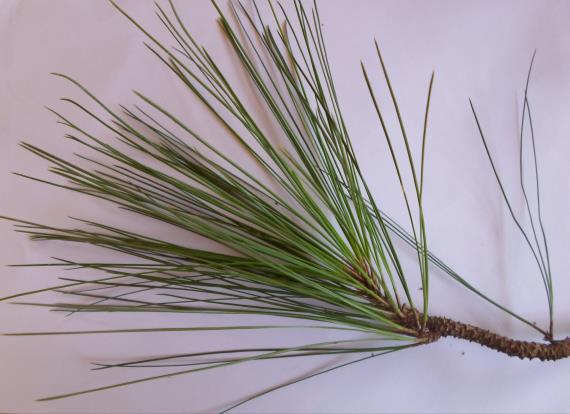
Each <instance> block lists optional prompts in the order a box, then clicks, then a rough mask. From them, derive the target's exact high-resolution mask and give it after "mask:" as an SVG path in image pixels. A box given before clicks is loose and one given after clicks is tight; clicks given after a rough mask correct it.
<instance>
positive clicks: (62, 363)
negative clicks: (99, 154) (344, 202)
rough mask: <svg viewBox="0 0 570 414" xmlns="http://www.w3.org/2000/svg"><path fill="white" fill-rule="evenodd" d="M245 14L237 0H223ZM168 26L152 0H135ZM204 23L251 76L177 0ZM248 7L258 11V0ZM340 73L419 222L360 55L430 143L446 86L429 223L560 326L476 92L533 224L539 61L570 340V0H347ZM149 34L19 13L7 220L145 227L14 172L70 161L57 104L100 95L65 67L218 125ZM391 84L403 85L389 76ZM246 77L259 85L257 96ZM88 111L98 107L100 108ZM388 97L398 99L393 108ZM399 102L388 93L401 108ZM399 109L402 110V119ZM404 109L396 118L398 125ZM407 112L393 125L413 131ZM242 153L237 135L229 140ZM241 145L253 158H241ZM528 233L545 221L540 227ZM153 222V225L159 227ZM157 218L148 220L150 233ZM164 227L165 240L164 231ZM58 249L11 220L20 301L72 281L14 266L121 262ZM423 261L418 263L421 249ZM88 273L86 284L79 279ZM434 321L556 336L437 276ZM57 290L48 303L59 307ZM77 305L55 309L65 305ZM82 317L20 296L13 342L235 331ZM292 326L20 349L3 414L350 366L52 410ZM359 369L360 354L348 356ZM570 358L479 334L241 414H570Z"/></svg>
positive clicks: (10, 48) (182, 406)
mask: <svg viewBox="0 0 570 414" xmlns="http://www.w3.org/2000/svg"><path fill="white" fill-rule="evenodd" d="M220 3H221V4H222V5H225V4H226V2H225V1H224V0H220ZM120 4H121V5H123V6H124V7H125V8H126V9H127V10H129V11H130V12H131V13H132V14H133V15H134V16H135V17H136V18H137V19H139V20H140V21H141V22H143V23H144V24H145V25H146V26H148V27H150V28H151V29H152V30H154V31H158V30H160V29H159V25H158V24H157V22H156V19H154V16H153V12H154V10H153V4H152V2H151V1H134V0H130V1H120ZM177 4H178V5H179V8H180V10H181V13H182V15H183V17H184V18H185V19H186V21H187V22H188V25H189V27H190V29H191V31H192V32H193V33H194V34H195V35H196V36H197V38H198V39H199V40H200V41H201V42H203V43H204V44H205V45H206V46H208V47H209V48H211V50H212V53H213V54H214V55H215V56H216V58H217V59H219V60H220V62H222V66H223V67H224V69H225V70H227V71H228V72H229V73H230V74H233V75H232V79H234V80H235V81H236V82H243V80H244V78H243V77H241V76H240V75H239V71H238V69H237V67H236V65H235V61H234V60H233V58H230V56H231V54H230V50H229V48H228V47H227V46H226V45H225V44H224V42H223V39H222V37H221V35H220V33H219V31H218V29H217V27H216V25H215V12H214V10H213V8H212V6H211V5H210V2H209V1H206V0H193V1H181V0H179V1H178V2H177ZM246 4H249V3H248V2H247V0H246ZM319 4H320V9H321V17H322V19H323V21H324V23H325V27H324V31H325V35H326V40H327V42H328V45H329V51H330V58H331V60H332V65H333V68H334V69H333V71H334V76H335V78H336V80H337V86H338V90H339V93H340V98H341V101H342V104H343V107H344V110H345V115H346V117H347V120H348V124H349V128H350V129H351V131H352V137H353V140H354V145H355V147H356V150H357V152H358V154H359V155H360V159H361V161H362V163H363V166H364V168H365V171H366V174H367V176H368V177H369V182H370V183H371V186H372V188H373V190H374V192H375V194H377V196H378V197H379V198H380V199H381V200H382V201H383V202H384V203H386V205H387V209H388V210H389V211H390V212H391V213H392V214H393V215H394V216H395V217H396V218H398V219H400V220H403V219H404V217H405V216H404V214H403V211H402V206H401V200H400V198H399V194H398V189H397V186H396V182H395V180H394V176H393V172H392V167H391V165H390V164H389V160H388V158H387V155H386V148H385V146H384V144H383V138H382V137H381V136H380V135H379V133H378V132H379V131H378V125H377V123H376V119H375V117H374V114H373V112H372V108H371V106H370V105H369V98H368V96H367V92H366V90H365V87H364V83H363V81H362V78H361V73H360V68H359V60H360V59H363V60H364V61H365V62H366V63H367V64H368V65H369V66H370V68H372V67H373V66H374V64H375V60H374V54H373V45H372V39H373V38H374V37H376V38H378V39H379V41H380V42H381V44H382V47H383V51H384V55H385V59H386V61H387V62H388V65H389V69H390V70H391V76H392V81H393V84H394V86H395V88H396V91H397V93H398V96H399V99H400V103H401V105H402V108H403V113H404V116H405V118H406V120H407V124H408V129H409V132H410V134H411V136H413V137H415V138H414V143H415V144H416V148H418V147H417V144H418V141H419V139H418V137H419V133H420V129H421V119H422V112H423V104H424V100H425V94H426V91H427V82H428V79H429V74H430V72H431V70H432V69H435V71H436V81H435V87H434V95H433V102H432V117H431V121H430V132H429V148H428V154H427V157H428V166H427V184H426V185H427V193H426V203H427V204H426V211H427V217H428V225H429V229H428V231H429V237H430V244H431V247H432V248H433V250H434V251H435V252H436V253H437V254H439V255H440V256H441V257H442V258H444V259H445V260H446V261H447V262H448V263H449V264H450V265H452V266H453V267H455V268H456V269H457V270H458V271H460V273H461V274H462V275H463V276H464V277H465V278H467V279H468V280H470V281H472V282H473V283H474V284H475V285H476V286H479V287H481V289H482V290H484V291H485V292H488V293H489V294H490V295H491V296H493V297H495V298H497V299H498V300H499V301H500V302H501V303H504V304H506V305H508V306H510V307H512V308H513V309H514V310H516V311H518V312H520V313H522V314H524V315H525V316H527V317H528V318H529V319H530V320H532V321H536V322H537V323H539V324H541V325H543V326H544V325H545V322H546V304H545V295H544V292H543V290H542V286H541V282H540V279H539V276H538V273H537V271H536V267H535V266H534V265H533V263H532V262H531V261H530V255H529V253H528V251H527V250H526V249H525V246H524V245H523V243H522V241H521V238H520V236H519V234H518V233H517V232H516V229H515V227H514V225H513V224H512V222H511V221H510V219H509V217H508V215H507V211H506V208H505V206H504V204H503V203H502V200H501V198H500V194H499V192H498V189H497V187H496V185H495V182H494V181H493V180H494V179H493V176H492V174H491V170H490V168H489V165H488V162H487V160H486V159H485V156H484V153H483V148H482V145H481V143H480V141H479V138H478V135H477V131H476V128H475V124H474V122H473V119H472V116H471V114H470V111H469V107H468V101H467V98H468V97H471V98H472V99H473V101H474V103H475V105H476V106H477V107H478V109H479V113H480V118H481V121H482V123H483V125H484V127H485V129H486V131H487V134H488V138H489V141H490V146H491V148H492V149H493V151H494V152H495V154H496V158H497V163H498V167H499V169H500V171H501V174H502V175H503V177H504V179H505V182H506V185H507V188H508V191H509V193H510V194H511V195H512V197H513V203H514V207H515V210H516V211H517V213H521V212H522V207H523V204H522V201H523V200H522V198H521V195H520V191H519V187H518V184H517V178H518V175H517V161H518V150H517V131H518V129H519V121H518V119H519V118H520V113H521V91H522V86H523V82H524V78H525V75H526V71H527V67H528V63H529V60H530V56H531V55H532V52H533V50H534V49H535V48H536V49H537V50H538V53H537V59H536V65H535V72H534V77H533V82H532V85H531V95H530V97H531V99H532V103H533V108H534V114H533V115H534V120H535V128H536V131H537V138H538V145H539V157H540V160H539V161H540V165H541V169H542V182H543V204H544V220H545V225H546V227H547V230H548V232H549V235H550V247H551V254H552V259H553V271H554V283H555V286H556V298H555V301H556V322H557V334H558V335H559V336H566V335H569V334H570V299H569V298H568V294H567V292H569V289H570V279H569V276H570V275H569V274H568V272H567V269H568V267H569V265H570V258H569V257H568V253H567V252H568V241H567V240H568V237H567V235H568V234H570V219H568V214H567V212H568V211H570V191H569V190H570V182H569V180H568V176H569V173H570V163H568V159H570V117H569V116H568V108H570V26H569V25H568V17H569V16H570V2H568V1H548V2H542V1H498V2H495V1H426V2H421V1H372V0H370V1H364V0H360V1H348V0H345V1H341V0H334V1H331V0H326V1H324V0H321V1H320V2H319ZM142 41H143V37H142V35H141V34H140V33H139V32H137V31H136V30H135V29H134V28H133V27H132V26H130V25H129V24H127V22H126V21H125V20H124V18H122V17H121V16H120V15H119V14H118V13H116V12H115V11H114V10H113V9H112V8H111V7H110V5H109V4H108V3H107V2H105V1H102V0H82V1H77V0H68V1H63V0H50V1H47V0H43V1H42V0H26V1H24V0H2V2H0V54H1V55H0V132H1V134H0V137H1V138H0V139H1V143H2V146H1V151H0V214H3V215H11V216H17V217H21V218H28V219H33V220H36V221H39V222H45V223H57V224H63V223H68V221H67V220H66V216H68V215H75V216H77V215H79V216H81V217H85V218H91V219H93V218H96V219H100V220H106V221H109V222H114V223H117V222H119V223H124V225H126V226H129V225H130V226H135V227H136V225H137V224H140V223H142V222H143V221H141V220H140V219H138V218H134V219H133V218H130V219H129V220H127V221H124V219H125V217H127V216H124V215H121V214H119V213H117V211H116V210H115V209H114V208H113V207H110V206H108V205H106V204H103V203H99V202H95V201H93V200H90V199H85V198H81V197H77V196H76V195H74V194H68V193H65V192H62V191H57V190H55V189H53V188H48V187H47V186H41V185H38V184H34V183H32V182H27V181H25V180H23V179H21V178H18V177H16V176H13V175H10V172H12V171H20V172H25V173H28V174H32V175H37V176H41V177H45V176H47V173H46V172H45V171H46V165H45V163H43V162H41V161H40V160H39V159H36V158H35V157H33V156H31V155H30V154H28V153H26V152H25V151H24V150H22V149H21V148H19V147H18V142H19V141H20V140H22V139H25V140H27V141H30V142H32V143H35V144H36V145H41V146H43V147H46V148H49V149H50V150H53V151H56V152H58V153H60V154H66V155H68V156H69V155H70V154H71V152H72V149H71V147H70V146H69V143H67V142H65V140H63V139H61V136H62V135H63V133H64V130H63V128H62V127H61V126H58V125H56V124H55V120H54V118H53V116H51V115H50V114H49V113H48V112H47V111H46V110H45V109H44V108H43V107H44V105H50V106H55V107H56V108H58V109H62V110H64V111H67V112H66V113H70V114H74V113H75V112H74V111H73V110H71V109H69V108H68V107H66V106H65V105H63V104H62V103H59V102H57V99H58V98H60V97H62V96H73V97H81V95H80V94H79V93H78V92H77V91H76V90H75V89H73V88H71V87H70V86H69V85H68V84H66V83H64V82H62V81H61V80H60V79H56V78H53V77H50V75H49V73H50V72H52V71H60V72H64V73H67V74H70V75H72V76H74V77H76V78H78V79H80V80H81V81H82V82H84V83H85V85H86V86H88V87H89V88H90V89H92V90H93V91H95V92H96V93H97V94H98V95H99V96H100V97H102V98H103V99H105V100H106V102H109V103H110V104H111V105H113V106H114V107H116V105H117V104H118V103H125V104H131V103H133V102H134V101H135V98H134V96H133V95H132V94H131V92H130V90H131V89H140V90H143V91H144V92H146V93H148V94H149V95H150V96H151V97H154V98H157V99H158V100H159V101H160V102H161V103H163V104H164V105H165V106H166V107H168V108H169V109H172V110H173V111H174V112H176V113H178V114H180V115H181V116H184V119H185V120H186V122H188V123H191V124H192V125H195V126H196V128H197V129H199V130H200V131H205V132H208V131H210V130H214V127H213V126H212V125H211V124H209V122H210V120H209V118H208V117H207V116H205V115H204V112H203V110H202V109H201V108H199V106H198V105H196V103H195V102H194V101H193V99H192V98H191V97H190V96H189V94H188V92H187V91H186V90H183V89H182V88H180V86H179V84H178V83H177V82H176V81H175V80H174V79H173V77H172V76H171V75H169V74H167V73H165V69H164V68H163V67H161V65H160V64H159V63H158V62H157V61H156V59H154V58H153V57H152V56H150V55H149V53H148V52H147V51H146V49H145V48H144V47H143V46H142ZM373 78H374V80H375V82H377V85H381V86H380V89H379V91H381V93H382V94H383V95H384V93H385V88H384V86H383V85H382V84H381V83H380V82H379V80H380V77H379V74H378V73H377V72H374V75H373ZM246 86H247V85H243V91H244V93H248V91H249V89H248V88H247V87H246ZM81 99H83V98H81ZM383 99H384V98H383ZM387 105H388V103H387V101H385V105H384V107H388V106H387ZM389 113H390V112H389ZM392 115H393V114H392V113H390V116H391V117H392ZM393 121H394V120H393V118H391V127H393V128H395V124H394V123H393ZM211 139H212V140H213V141H215V142H218V143H219V145H228V146H227V151H228V152H230V151H234V146H232V145H229V144H227V143H226V144H224V143H225V142H227V141H226V140H225V137H224V136H223V135H220V134H213V135H212V138H211ZM239 156H240V154H239V152H236V157H239ZM523 222H524V223H525V225H528V220H527V219H526V218H524V219H523ZM145 223H146V222H145ZM145 225H146V224H145ZM155 227H156V228H155V229H154V228H151V229H153V230H154V231H155V232H156V234H159V235H162V236H164V237H167V236H168V234H167V233H164V230H162V231H163V233H161V228H160V226H155ZM106 255H108V253H105V252H97V251H94V250H90V249H78V248H77V247H71V248H69V246H66V245H63V244H57V243H51V244H50V243H31V242H29V241H28V240H27V239H26V238H25V237H23V236H22V235H18V234H16V233H14V232H12V228H11V225H10V224H9V223H7V222H0V263H1V264H2V267H0V280H1V284H0V296H3V295H8V294H12V293H15V292H19V291H24V290H31V289H36V288H40V287H43V286H49V285H51V284H54V283H57V280H56V278H57V276H61V273H62V272H61V271H56V270H48V269H24V268H9V267H4V266H3V265H4V264H13V263H31V262H42V261H45V260H46V259H47V258H49V257H50V256H67V257H75V258H76V257H96V258H98V259H101V258H102V257H103V258H104V257H107V256H106ZM410 257H411V256H410ZM69 274H70V273H67V275H69ZM432 280H433V281H432V283H433V285H432V294H433V297H432V303H433V308H432V309H433V312H434V313H437V314H445V315H448V316H452V317H455V318H459V319H461V320H465V321H469V322H473V323H477V324H479V325H480V326H483V327H488V328H492V329H495V330H500V331H501V332H503V333H505V334H508V335H511V336H515V337H520V338H529V339H539V338H537V336H536V335H535V333H534V332H532V331H530V330H529V329H527V328H526V327H525V326H524V325H522V324H520V323H518V322H516V321H515V320H514V319H512V318H508V317H507V316H505V315H504V314H502V313H499V312H498V311H495V310H494V309H492V308H491V307H489V306H488V305H486V304H485V303H484V302H482V301H480V300H479V299H477V298H476V297H475V296H474V295H472V294H470V293H469V292H467V291H466V290H464V289H462V288H460V287H458V285H456V284H454V283H453V282H450V280H449V279H448V278H447V277H446V276H444V275H442V274H441V273H440V272H437V271H435V272H434V273H433V278H432ZM39 299H40V298H38V300H39ZM60 299H61V298H60V296H58V295H57V294H48V295H43V296H42V297H41V300H44V301H48V302H49V301H58V300H60ZM222 319H223V320H220V319H216V318H209V319H205V318H193V319H192V318H188V317H184V318H181V317H172V318H171V317H169V316H168V315H149V316H145V317H144V318H140V317H134V316H129V315H126V316H125V315H87V316H85V315H75V316H73V317H70V318H66V317H64V316H62V315H61V314H54V313H50V312H48V311H47V310H46V309H43V308H29V307H22V306H15V305H8V304H6V303H2V304H0V331H2V332H13V331H33V330H80V329H110V328H113V327H115V328H118V327H127V326H128V327H134V326H149V327H152V326H187V325H189V324H191V323H199V324H227V323H228V321H229V319H228V318H222ZM279 335H282V336H280V337H281V338H283V341H284V342H286V343H288V344H302V343H306V342H309V341H319V340H327V338H330V337H332V334H324V333H322V332H309V331H299V332H284V333H282V334H281V333H279ZM276 336H277V334H276V333H275V332H272V333H271V334H267V333H261V334H260V333H255V334H252V333H239V334H232V335H230V334H227V333H226V334H216V333H200V334H198V333H188V334H160V335H158V334H148V335H144V334H133V335H117V336H93V335H91V336H73V337H37V338H25V337H24V338H12V337H0V411H2V412H19V413H23V412H38V413H39V412H64V413H87V412H92V413H102V412H104V413H127V412H148V413H157V412H202V411H216V410H219V409H221V408H223V407H224V406H226V405H227V404H229V403H231V402H235V401H236V400H239V399H240V398H243V397H245V396H248V395H250V394H251V393H253V392H255V391H258V390H261V389H263V388H265V387H268V386H271V385H276V384H279V383H281V382H284V381H287V380H291V379H293V378H296V377H298V376H301V375H304V374H308V373H310V372H312V371H313V370H315V369H319V368H323V367H327V366H329V365H330V364H331V363H333V362H336V363H338V362H340V361H342V360H343V359H342V358H321V359H318V358H317V359H305V360H303V359H296V360H290V361H287V360H281V361H278V362H257V363H253V364H249V365H244V366H240V367H232V368H224V369H222V370H219V371H215V370H214V371H209V372H205V373H199V374H195V375H190V376H184V377H177V378H174V379H166V380H160V381H157V382H152V383H146V384H140V385H135V386H130V387H126V388H123V389H117V390H112V391H108V392H104V393H96V394H91V395H87V396H81V397H77V398H72V399H68V400H63V401H56V402H51V403H36V402H34V399H36V398H39V397H44V396H47V395H52V394H57V393H62V392H68V391H75V390H79V389H83V388H89V387H95V386H100V385H106V384H109V383H113V382H117V381H120V380H127V379H131V378H138V377H141V376H146V375H148V374H151V373H152V372H148V371H142V370H141V371H139V370H132V371H129V370H124V371H121V370H119V371H116V372H112V371H110V370H109V371H105V372H90V371H89V367H90V366H89V362H91V361H115V360H121V359H125V358H126V359H129V358H136V357H143V356H146V355H156V354H163V353H168V352H184V351H190V350H198V349H207V348H209V347H216V348H219V347H223V346H224V345H225V346H227V347H233V346H248V345H249V346H251V345H253V344H255V345H258V346H259V345H269V344H275V339H276V338H275V337H276ZM347 360H348V359H347ZM569 380H570V360H565V361H560V362H557V363H540V362H528V361H520V360H517V359H511V358H507V357H505V356H503V355H499V354H497V353H495V352H493V351H489V350H486V349H482V348H480V347H479V346H478V345H473V344H470V343H466V342H461V341H455V340H442V341H439V342H438V343H436V344H433V345H430V346H428V347H423V348H420V349H416V350H411V351H405V352H401V353H396V354H391V355H388V356H384V357H381V358H377V359H375V360H372V361H369V362H365V363H363V364H360V365H354V366H351V367H349V368H345V369H342V370H337V371H335V372H333V373H331V374H328V375H325V376H321V377H318V378H315V379H312V380H309V381H306V382H303V383H301V384H298V385H295V386H292V387H290V388H286V389H283V390H280V391H278V392H275V393H273V394H271V395H268V396H265V397H263V398H260V399H258V400H256V401H254V402H252V403H250V404H248V405H246V406H243V407H241V408H240V410H239V411H240V412H395V411H396V412H568V411H570V393H568V384H569Z"/></svg>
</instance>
